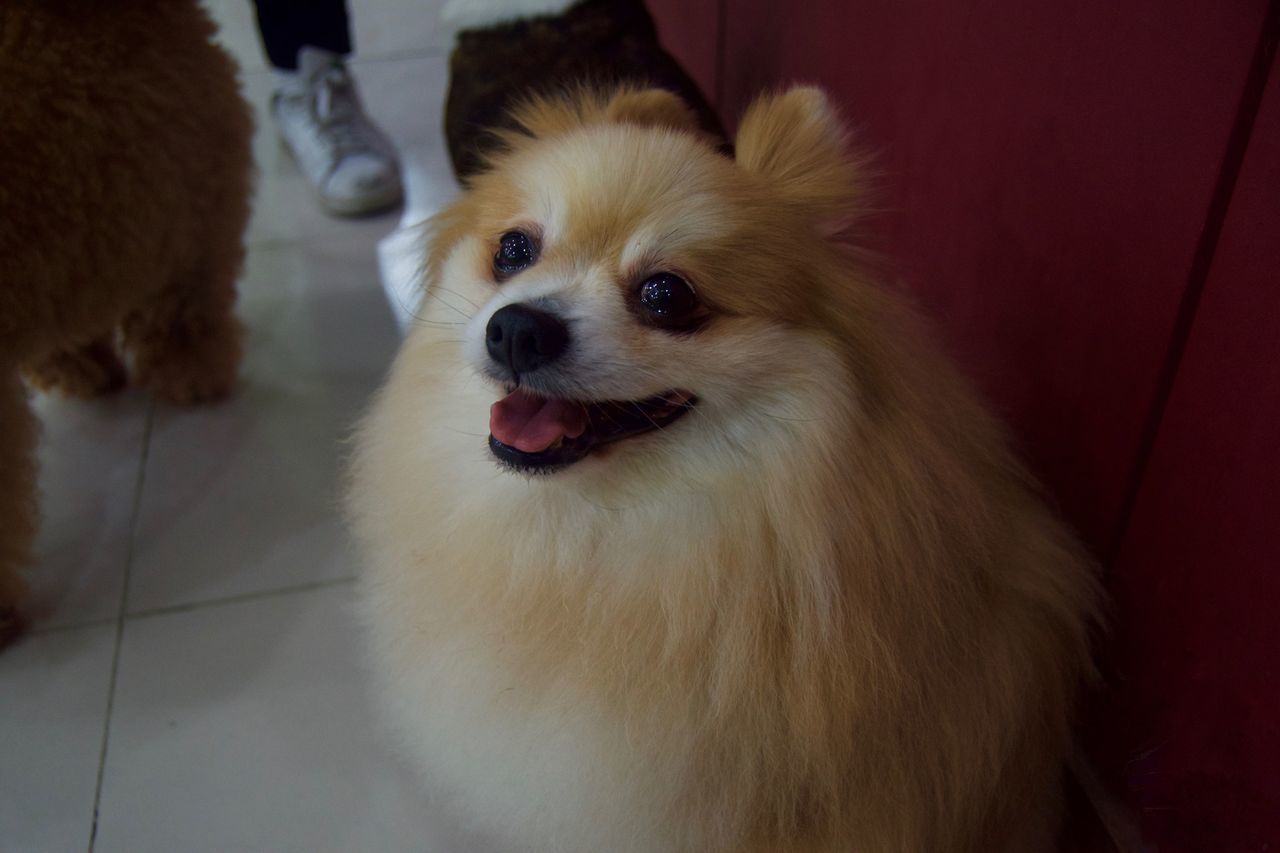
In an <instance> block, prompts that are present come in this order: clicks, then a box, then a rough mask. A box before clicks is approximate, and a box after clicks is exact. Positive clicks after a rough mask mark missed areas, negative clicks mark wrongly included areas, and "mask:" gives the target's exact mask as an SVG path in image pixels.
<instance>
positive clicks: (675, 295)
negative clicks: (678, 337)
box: [640, 272, 698, 326]
mask: <svg viewBox="0 0 1280 853" xmlns="http://www.w3.org/2000/svg"><path fill="white" fill-rule="evenodd" d="M640 304H641V305H642V306H643V307H644V310H645V311H647V312H648V313H649V315H650V316H651V317H652V319H653V320H654V321H656V322H657V323H659V324H661V325H664V326H670V325H679V324H681V323H683V322H684V321H685V320H688V319H689V318H690V317H692V316H693V314H694V313H695V312H696V311H697V310H698V297H697V296H695V295H694V293H693V288H692V287H690V286H689V282H687V281H685V280H684V279H682V278H681V277H680V276H678V275H674V274H673V273H669V272H660V273H658V274H657V275H652V276H649V277H648V278H647V279H645V280H644V282H643V283H642V284H641V285H640Z"/></svg>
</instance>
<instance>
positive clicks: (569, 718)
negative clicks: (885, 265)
mask: <svg viewBox="0 0 1280 853" xmlns="http://www.w3.org/2000/svg"><path fill="white" fill-rule="evenodd" d="M671 97H672V96H669V95H663V94H657V93H654V94H649V95H645V96H644V97H636V96H635V94H634V93H627V94H623V95H622V96H620V97H618V98H615V99H613V100H609V99H601V98H595V99H592V98H588V99H586V100H579V101H576V102H574V103H569V104H564V103H560V102H556V101H548V100H542V101H538V102H536V103H534V104H532V105H529V106H527V107H526V108H524V109H523V111H522V112H521V113H520V114H519V115H518V119H519V123H520V124H521V126H522V127H523V128H524V130H525V132H524V133H508V134H505V136H504V139H505V142H506V145H507V148H506V150H505V151H504V152H501V153H498V154H495V155H494V157H493V159H492V162H491V168H490V169H489V171H487V172H484V173H481V174H480V175H478V176H477V177H476V178H475V181H474V184H473V186H472V188H471V190H470V191H469V192H468V193H467V194H466V195H464V196H463V197H462V198H461V199H459V200H458V201H457V202H456V203H455V204H454V205H453V206H452V207H451V208H450V209H448V210H447V211H445V212H444V213H443V214H442V215H441V217H440V218H439V219H438V220H437V222H436V230H435V237H434V240H433V243H432V246H431V261H430V267H429V270H428V282H427V286H428V292H427V297H428V298H427V299H426V300H425V302H424V313H423V315H422V317H421V322H420V324H419V325H418V327H417V328H416V329H415V330H414V331H413V332H412V334H411V335H410V337H409V338H408V340H407V342H406V345H405V347H404V349H403V351H402V352H401V354H400V356H399V357H398V359H397V361H396V364H395V367H394V368H393V370H392V373H391V376H390V379H389V381H388V384H387V386H386V387H385V388H384V389H383V391H382V392H381V394H380V396H379V398H378V400H377V402H376V404H375V405H374V407H373V410H372V412H371V413H370V415H369V416H368V418H367V419H366V421H365V422H364V424H363V425H362V427H361V430H360V433H359V437H358V442H357V445H358V450H357V454H356V457H355V460H354V465H353V469H352V485H351V489H350V495H349V507H350V513H351V516H352V518H353V521H354V526H355V529H356V531H357V533H358V535H359V538H360V540H361V542H362V546H363V549H364V553H365V555H366V561H367V566H366V571H365V573H364V578H363V584H362V590H363V601H364V612H365V616H366V620H367V622H368V625H369V633H370V637H371V646H370V649H371V660H372V663H373V668H374V671H375V673H376V674H377V677H378V679H379V684H380V688H381V696H382V698H383V700H384V704H385V705H386V707H387V710H388V714H389V717H390V719H391V720H392V722H393V723H394V724H395V727H396V730H397V732H398V734H399V737H400V740H401V743H402V744H403V746H404V749H405V750H406V752H407V753H408V754H409V755H410V756H411V757H412V758H413V759H414V760H415V761H416V763H417V764H418V765H419V767H420V768H421V770H422V772H423V774H424V776H425V777H426V779H427V780H428V783H429V785H430V787H431V790H432V791H435V792H439V793H441V794H442V795H444V796H447V797H448V798H450V800H451V801H452V802H453V803H454V805H455V807H456V808H457V809H458V810H459V811H460V812H461V813H462V814H463V815H465V816H467V817H468V818H470V819H471V820H472V821H473V822H474V823H475V824H476V825H478V826H479V827H480V828H482V830H484V831H486V832H489V833H491V834H492V835H493V836H494V837H496V838H498V839H500V840H501V842H502V843H504V844H505V845H506V846H505V847H504V848H503V849H508V848H509V849H513V850H514V849H520V850H539V851H601V850H608V851H611V853H625V852H626V851H761V853H762V852H763V851H774V853H783V851H787V852H789V853H800V851H810V853H817V851H827V852H828V853H835V852H836V851H846V852H847V851H857V853H996V852H997V851H1000V852H1001V853H1007V851H1023V853H1025V851H1045V850H1049V849H1051V847H1052V839H1053V835H1054V832H1055V825H1056V821H1057V812H1058V797H1059V793H1058V792H1059V781H1060V774H1061V772H1062V768H1063V761H1064V757H1065V755H1066V754H1067V751H1068V746H1069V741H1070V728H1071V720H1072V716H1073V710H1074V707H1075V699H1076V695H1077V690H1078V687H1079V685H1080V683H1081V682H1082V680H1083V679H1085V678H1086V677H1087V675H1088V673H1089V672H1090V671H1091V668H1090V663H1089V641H1088V633H1089V626H1090V623H1091V620H1092V618H1093V614H1094V611H1095V607H1096V604H1097V593H1096V588H1095V581H1094V575H1093V568H1092V564H1091V562H1090V560H1089V558H1088V557H1087V555H1086V554H1085V553H1084V551H1083V549H1082V548H1081V547H1080V546H1079V544H1078V543H1077V542H1076V540H1075V539H1074V538H1073V537H1072V535H1071V534H1070V533H1069V532H1068V530H1067V529H1066V528H1065V527H1064V525H1063V524H1062V523H1061V522H1060V521H1059V520H1057V519H1056V518H1055V517H1054V515H1053V513H1052V512H1051V511H1050V510H1049V509H1047V508H1046V505H1045V503H1044V502H1043V500H1042V499H1041V497H1040V495H1039V493H1038V489H1037V487H1036V485H1035V484H1034V483H1033V482H1032V480H1031V478H1030V477H1029V476H1028V475H1027V474H1026V473H1025V471H1024V469H1023V468H1022V467H1021V465H1020V464H1019V463H1018V462H1017V460H1016V459H1015V458H1014V456H1013V454H1012V453H1011V452H1010V450H1009V448H1008V443H1007V441H1006V439H1005V436H1004V434H1003V432H1002V430H1001V428H1000V427H999V426H998V425H997V424H996V423H995V421H994V420H993V419H992V418H991V417H990V416H989V415H988V414H987V413H986V412H985V411H984V410H983V408H982V407H981V405H980V404H979V403H978V402H977V401H976V399H975V396H974V395H973V394H972V393H971V391H970V390H969V388H968V386H967V385H966V383H965V382H964V381H963V380H962V379H961V378H960V376H959V375H958V374H957V372H956V371H955V370H954V369H953V368H952V367H951V366H950V365H949V364H948V363H947V361H946V360H945V359H944V358H943V357H942V356H941V355H940V354H939V353H937V352H936V351H935V350H934V348H932V347H931V346H930V345H929V344H928V342H927V337H926V336H925V335H924V334H923V333H922V332H921V331H920V330H919V329H918V325H919V324H918V323H917V321H916V320H915V318H914V317H913V316H912V313H911V311H910V310H909V309H908V308H907V307H906V306H904V305H903V303H902V301H901V300H900V299H899V298H898V297H897V296H896V295H894V294H893V293H891V292H890V291H888V290H887V289H885V288H883V287H881V286H879V285H878V284H877V283H876V282H875V281H873V280H872V279H871V278H870V276H869V274H868V272H867V271H866V270H865V269H864V267H863V266H862V265H861V264H859V262H858V261H857V256H856V254H855V253H851V252H850V251H849V250H848V248H847V246H846V245H845V244H844V243H843V242H842V241H841V239H840V238H839V237H837V236H835V235H837V234H839V233H840V232H841V231H842V229H843V228H844V226H845V225H847V224H848V223H849V222H850V221H853V219H855V218H856V217H854V214H856V212H857V209H858V198H859V190H860V188H861V183H862V175H861V172H860V170H859V167H858V165H857V160H856V159H854V158H851V157H850V155H849V154H848V153H847V150H846V148H847V146H846V137H845V132H844V130H843V127H842V125H841V123H840V121H839V119H838V117H837V116H836V115H835V113H834V111H833V110H832V109H831V107H830V106H829V104H828V102H827V99H826V98H825V96H824V95H823V94H822V93H821V92H819V91H817V90H814V89H805V88H800V89H794V90H791V91H789V92H787V93H785V94H781V95H777V96H771V97H765V98H762V99H761V100H759V101H757V102H756V103H755V104H754V105H753V106H752V107H751V109H750V110H749V111H748V113H747V114H746V116H745V117H744V119H743V121H742V124H741V129H740V131H739V133H738V136H737V139H736V146H737V158H736V160H731V159H728V158H726V157H723V156H720V155H719V154H717V153H716V151H715V149H714V148H713V146H712V144H710V143H709V142H708V141H707V140H706V139H705V137H702V136H701V135H700V134H699V133H698V131H697V128H696V125H695V124H694V123H693V122H692V121H691V120H690V119H689V118H688V114H687V111H685V110H683V109H681V108H680V107H679V105H678V104H676V103H670V104H668V105H667V107H666V108H661V109H660V108H657V107H659V106H660V103H659V102H660V101H661V99H663V98H671ZM629 105H630V106H634V107H636V109H635V110H632V109H630V108H629ZM516 226H521V227H525V228H528V229H530V230H534V231H536V232H537V233H539V234H541V235H542V252H541V255H540V257H539V259H538V261H537V263H536V265H534V266H533V267H531V268H530V269H528V270H526V271H524V272H521V273H520V274H519V275H517V276H515V277H514V278H512V279H511V280H509V281H506V282H504V283H502V284H497V283H495V281H494V277H493V275H492V270H491V259H492V257H493V254H494V247H495V241H496V240H497V239H498V237H499V235H501V234H502V233H503V232H504V230H507V229H510V228H512V227H516ZM655 269H657V270H663V269H674V270H678V271H679V272H680V274H681V275H683V276H685V277H687V278H688V280H689V281H691V282H693V283H694V285H695V287H696V288H697V289H698V292H699V295H700V296H701V298H702V299H703V300H704V301H705V302H706V303H708V304H710V305H712V306H713V308H712V315H713V316H712V319H711V320H710V321H709V322H707V324H706V325H705V326H704V327H702V328H701V329H699V330H698V331H696V332H694V333H690V334H681V335H672V334H668V333H666V332H662V331H659V330H654V329H652V328H647V327H644V326H643V325H642V324H640V323H637V322H635V321H634V319H633V317H632V315H631V314H629V313H628V311H627V309H626V308H625V304H626V298H627V297H626V294H627V293H628V292H629V290H630V288H632V287H634V286H635V283H636V282H638V281H642V280H643V279H644V277H645V276H646V275H651V274H652V272H653V270H655ZM522 300H542V301H541V302H539V304H547V305H554V306H557V310H561V311H563V312H565V314H566V316H568V317H569V318H570V324H571V328H573V330H574V335H575V344H574V345H575V346H580V347H583V348H590V347H592V346H599V347H600V349H599V350H598V351H592V352H590V353H589V357H585V358H583V359H582V366H581V368H580V370H579V373H580V374H581V375H580V377H579V378H580V379H581V382H582V383H583V384H584V386H588V387H591V388H592V389H594V390H595V392H596V393H597V395H598V396H594V397H591V398H590V399H642V398H645V397H647V396H649V395H652V394H655V393H660V392H662V391H663V390H664V389H668V388H683V389H688V390H690V391H692V392H694V393H696V394H697V396H698V399H699V403H698V405H697V407H696V409H694V410H693V411H692V412H691V413H690V414H689V415H687V416H685V417H684V418H683V419H681V420H680V421H678V422H677V423H675V424H674V425H672V426H671V427H669V428H667V429H665V430H662V431H657V432H651V433H648V434H646V435H644V436H642V437H640V438H636V439H629V440H627V441H624V442H622V443H621V444H618V445H611V446H610V447H609V448H607V452H601V453H597V454H596V455H593V456H591V457H588V458H587V459H585V460H583V461H582V462H579V463H577V464H576V465H573V466H571V467H569V468H568V469H565V470H564V471H562V472H560V473H557V474H555V475H553V476H548V477H539V478H531V479H522V478H518V477H515V476H512V475H511V474H509V473H506V472H502V471H497V470H495V469H494V464H493V460H492V459H491V458H490V456H489V454H488V451H487V448H486V446H485V442H484V439H483V438H482V436H483V432H484V425H485V424H486V423H487V417H488V414H487V413H488V407H489V406H490V405H491V404H492V403H493V402H494V400H495V399H497V398H498V397H500V396H502V391H501V390H500V389H498V388H496V387H494V386H493V385H492V384H490V383H489V382H487V381H486V380H485V379H484V378H483V376H482V372H481V371H480V370H478V369H477V368H478V367H479V366H480V360H479V359H480V358H482V356H479V357H477V356H476V354H475V353H477V352H479V353H483V350H484V347H483V343H482V341H483V334H484V329H485V324H486V322H487V319H488V318H489V317H490V316H491V315H492V314H493V312H494V311H496V310H497V309H498V308H500V307H502V306H504V305H506V304H510V303H512V302H515V301H522ZM597 332H598V334H597ZM477 341H481V343H479V344H478V345H477V344H476V342H477ZM593 341H594V343H593ZM476 346H478V349H476V348H475V347H476ZM575 364H577V362H575Z"/></svg>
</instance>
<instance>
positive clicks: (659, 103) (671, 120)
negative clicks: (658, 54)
mask: <svg viewBox="0 0 1280 853" xmlns="http://www.w3.org/2000/svg"><path fill="white" fill-rule="evenodd" d="M605 118H606V119H607V120H608V121H611V122H617V123H619V124H635V125H639V126H640V127H666V128H671V129H672V130H687V131H695V132H697V131H700V130H701V128H700V127H699V126H698V117H697V116H696V115H694V113H693V110H692V109H690V108H689V105H688V104H686V103H685V102H684V101H683V100H682V99H681V98H680V96H678V95H676V94H674V93H672V92H668V91H667V90H666V89H641V90H639V91H624V92H619V93H618V94H616V95H614V96H613V97H612V98H611V99H610V100H609V104H608V106H606V107H605Z"/></svg>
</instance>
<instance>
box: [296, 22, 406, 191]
mask: <svg viewBox="0 0 1280 853" xmlns="http://www.w3.org/2000/svg"><path fill="white" fill-rule="evenodd" d="M289 78H290V79H289V80H288V82H285V83H282V84H280V85H279V86H278V88H277V89H276V92H275V94H274V95H272V97H271V114H272V115H273V116H275V120H276V125H277V126H278V127H279V128H280V134H281V136H283V137H284V141H285V144H286V145H287V146H288V147H289V150H290V151H291V152H292V153H293V157H294V159H295V160H296V161H297V163H298V168H300V169H301V170H302V174H303V175H304V176H305V177H306V179H307V180H308V181H309V182H310V183H311V186H312V187H314V188H315V190H316V194H317V195H318V196H319V197H320V204H321V205H322V206H323V207H324V208H325V209H326V210H328V211H329V212H330V213H334V214H337V215H339V216H356V215H359V214H362V213H374V212H376V211H380V210H386V209H387V208H389V207H393V206H394V205H396V204H397V203H399V201H400V197H401V195H402V190H401V187H400V164H399V162H398V161H397V159H396V154H395V147H394V146H392V144H391V141H390V140H389V139H387V137H386V135H385V134H383V132H382V131H381V130H379V129H378V127H377V126H376V125H375V124H374V123H373V122H372V121H370V120H369V117H368V116H367V115H365V113H364V108H363V107H361V105H360V96H359V95H358V94H357V93H356V87H355V81H353V80H352V79H351V75H350V74H349V73H347V68H346V65H344V64H343V62H342V59H341V57H339V56H337V55H336V54H333V53H330V52H329V51H327V50H320V49H319V48H314V47H304V48H303V49H302V50H301V51H299V53H298V72H297V74H296V75H289Z"/></svg>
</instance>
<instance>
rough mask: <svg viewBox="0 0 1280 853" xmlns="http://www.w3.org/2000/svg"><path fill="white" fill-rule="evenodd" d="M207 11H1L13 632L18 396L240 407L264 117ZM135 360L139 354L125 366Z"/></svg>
mask: <svg viewBox="0 0 1280 853" xmlns="http://www.w3.org/2000/svg"><path fill="white" fill-rule="evenodd" d="M213 34H214V25H213V23H212V21H211V20H210V19H209V18H208V16H207V15H206V14H205V12H204V11H203V10H202V9H201V8H200V7H199V5H198V4H197V3H196V2H194V0H112V2H102V3H82V2H76V0H11V2H6V3H4V4H2V5H0V79H2V80H3V81H4V85H3V86H0V127H3V131H2V132H0V164H3V166H4V179H3V180H0V463H3V464H0V623H3V624H4V625H7V626H8V628H9V629H10V631H12V629H13V628H14V627H15V626H16V614H17V606H18V603H19V600H20V598H21V589H22V584H21V582H20V579H19V577H18V571H19V567H20V566H21V565H22V564H23V563H24V562H26V560H27V559H28V556H29V550H30V545H31V538H32V533H33V529H34V510H33V508H32V507H33V504H34V496H33V495H34V474H33V462H32V459H31V454H32V452H33V449H34V443H35V432H34V429H33V427H32V418H31V415H30V413H29V412H28V411H27V410H26V403H25V400H24V392H23V389H22V387H21V384H20V383H19V382H18V381H17V374H18V372H19V371H22V372H24V373H25V374H26V376H27V378H28V379H29V380H30V381H31V382H32V383H33V384H35V385H37V386H39V387H42V388H47V389H53V390H58V391H61V392H64V393H67V394H74V395H77V396H91V395H94V394H99V393H103V392H106V391H110V390H114V389H116V388H119V387H121V386H122V385H123V384H125V382H126V379H127V370H126V367H125V364H124V361H123V359H122V356H123V355H125V354H126V353H127V355H128V356H130V357H131V360H132V365H131V366H132V370H133V373H134V374H135V378H136V380H137V381H138V382H140V383H142V384H145V385H146V386H147V387H149V388H150V389H151V390H152V391H153V392H154V393H155V394H156V396H157V397H159V398H160V399H163V400H166V401H170V402H174V403H194V402H199V401H203V400H211V399H216V398H218V397H221V396H224V395H225V394H227V393H228V392H229V391H230V390H231V387H232V385H233V383H234V380H235V374H236V367H237V364H238V361H239V355H240V345H239V327H238V326H237V324H236V321H235V319H234V317H233V315H232V307H233V302H234V300H235V281H236V278H237V276H238V274H239V271H240V267H241V264H242V261H243V245H242V235H243V232H244V227H245V224H246V222H247V219H248V214H249V190H250V177H251V156H252V155H251V150H250V139H251V133H252V117H251V114H250V111H249V108H248V105H247V104H246V103H245V102H244V100H243V99H242V98H241V97H240V94H239V86H238V83H237V80H236V74H237V72H236V68H235V65H234V63H233V62H232V60H231V58H230V57H229V56H228V55H227V54H226V53H225V52H224V51H223V50H221V49H220V48H219V47H217V46H216V45H215V44H213V43H212V41H211V38H212V36H213ZM118 344H123V351H120V350H118V349H117V347H118Z"/></svg>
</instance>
